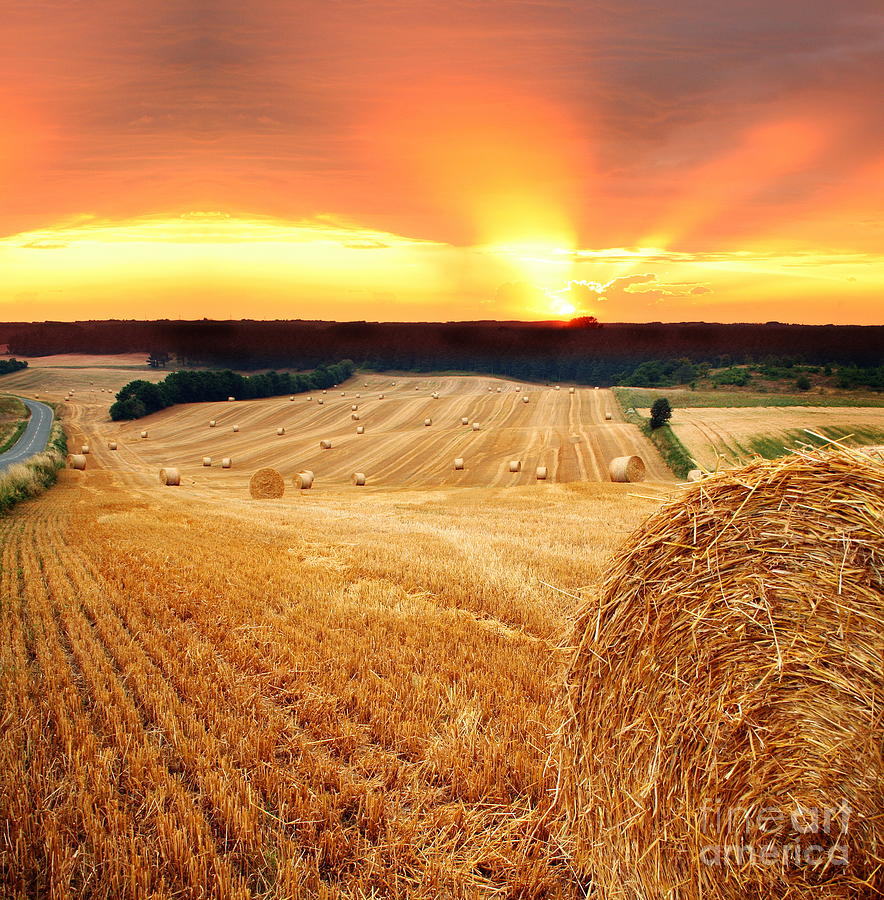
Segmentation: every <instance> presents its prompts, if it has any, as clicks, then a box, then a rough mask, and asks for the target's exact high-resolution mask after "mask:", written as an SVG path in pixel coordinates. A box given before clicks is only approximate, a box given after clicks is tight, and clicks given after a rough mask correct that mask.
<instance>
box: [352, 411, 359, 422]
mask: <svg viewBox="0 0 884 900" xmlns="http://www.w3.org/2000/svg"><path fill="white" fill-rule="evenodd" d="M350 418H351V419H352V420H353V421H354V422H358V421H359V413H350Z"/></svg>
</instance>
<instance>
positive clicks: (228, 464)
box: [221, 456, 233, 469]
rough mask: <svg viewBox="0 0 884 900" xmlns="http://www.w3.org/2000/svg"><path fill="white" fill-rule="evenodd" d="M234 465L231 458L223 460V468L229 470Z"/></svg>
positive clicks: (225, 457)
mask: <svg viewBox="0 0 884 900" xmlns="http://www.w3.org/2000/svg"><path fill="white" fill-rule="evenodd" d="M232 465H233V460H232V459H231V458H230V457H229V456H224V457H222V458H221V468H222V469H229V468H230V467H231V466H232Z"/></svg>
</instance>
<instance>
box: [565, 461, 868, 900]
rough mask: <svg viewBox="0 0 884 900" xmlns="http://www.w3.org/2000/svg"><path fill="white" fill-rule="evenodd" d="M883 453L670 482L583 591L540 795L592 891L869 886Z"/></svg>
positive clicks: (798, 891) (800, 891)
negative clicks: (549, 797) (555, 797)
mask: <svg viewBox="0 0 884 900" xmlns="http://www.w3.org/2000/svg"><path fill="white" fill-rule="evenodd" d="M882 523H884V465H882V464H880V463H877V462H875V461H874V459H872V458H870V457H869V456H866V455H863V454H862V453H861V452H860V451H856V452H853V451H849V450H846V449H838V450H834V451H832V450H829V451H827V450H816V451H811V452H807V453H804V452H802V453H796V454H794V455H792V456H791V457H787V458H783V459H778V460H773V461H768V460H758V461H756V462H753V463H751V464H749V465H747V466H745V467H743V468H741V469H736V470H733V469H732V470H727V471H723V472H719V473H717V474H715V475H712V476H710V477H708V478H704V479H703V481H702V482H700V483H699V484H697V485H694V486H693V487H690V488H688V489H687V490H686V491H685V492H684V494H683V495H682V496H681V497H680V498H679V499H677V500H675V501H672V502H670V503H668V504H666V505H665V506H664V507H663V508H662V509H661V510H660V511H659V512H657V513H656V514H654V515H653V516H652V517H651V518H650V519H648V520H647V521H646V522H645V523H644V524H643V525H642V526H641V527H640V528H639V530H638V531H637V532H635V534H634V535H633V536H632V537H631V538H630V540H629V541H628V543H627V545H626V547H625V549H624V551H623V553H622V555H621V557H620V558H619V560H618V561H617V562H616V564H615V565H614V567H613V569H612V570H611V571H610V573H609V575H608V578H607V580H606V581H605V584H604V586H603V589H602V592H601V594H600V597H599V598H598V599H596V598H593V599H592V600H590V601H589V602H588V603H587V604H586V605H585V606H584V607H583V609H582V610H581V611H580V614H579V617H578V620H577V623H576V627H575V630H574V634H573V638H572V642H571V643H572V645H573V646H574V647H575V648H576V649H575V651H574V653H573V656H572V659H571V661H570V666H569V668H568V671H567V677H566V691H565V715H566V717H567V718H566V723H565V725H564V726H563V729H562V734H561V741H560V744H559V747H558V754H559V758H560V763H561V768H560V775H561V789H560V793H559V803H560V806H561V809H562V810H563V811H564V813H565V815H566V816H567V818H568V823H569V826H570V831H571V836H572V838H573V841H574V844H573V849H574V853H573V857H574V862H575V864H576V867H577V868H578V870H579V871H580V872H582V873H590V872H591V873H592V881H593V886H594V889H595V896H596V897H598V898H599V900H613V898H617V900H657V898H659V900H663V898H676V897H677V898H678V900H700V898H703V900H737V898H747V897H750V898H774V897H777V898H786V897H788V898H790V900H792V898H795V900H811V898H814V900H841V898H845V900H846V898H857V900H858V898H864V897H872V896H881V894H882V892H884V823H882V819H881V810H882V808H884V803H882V797H884V764H882V748H881V724H882V718H881V717H882V712H881V711H882V709H884V590H882V572H884V526H882Z"/></svg>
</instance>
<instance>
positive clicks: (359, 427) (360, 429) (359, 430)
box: [356, 425, 365, 434]
mask: <svg viewBox="0 0 884 900" xmlns="http://www.w3.org/2000/svg"><path fill="white" fill-rule="evenodd" d="M356 434H365V426H364V425H357V426H356Z"/></svg>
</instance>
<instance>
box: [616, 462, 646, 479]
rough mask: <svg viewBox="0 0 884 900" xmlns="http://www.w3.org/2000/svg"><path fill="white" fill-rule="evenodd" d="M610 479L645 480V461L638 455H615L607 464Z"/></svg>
mask: <svg viewBox="0 0 884 900" xmlns="http://www.w3.org/2000/svg"><path fill="white" fill-rule="evenodd" d="M608 472H609V474H610V475H611V481H620V482H633V481H644V480H645V462H644V460H643V459H642V458H641V457H640V456H615V457H614V459H612V460H611V462H610V463H609V464H608Z"/></svg>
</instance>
